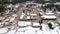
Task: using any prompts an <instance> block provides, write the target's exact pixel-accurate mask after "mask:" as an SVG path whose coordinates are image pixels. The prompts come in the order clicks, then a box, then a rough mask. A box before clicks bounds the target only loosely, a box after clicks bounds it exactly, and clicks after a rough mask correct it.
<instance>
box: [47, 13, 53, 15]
mask: <svg viewBox="0 0 60 34" xmlns="http://www.w3.org/2000/svg"><path fill="white" fill-rule="evenodd" d="M46 14H48V15H53V14H54V13H50V12H49V13H46Z"/></svg>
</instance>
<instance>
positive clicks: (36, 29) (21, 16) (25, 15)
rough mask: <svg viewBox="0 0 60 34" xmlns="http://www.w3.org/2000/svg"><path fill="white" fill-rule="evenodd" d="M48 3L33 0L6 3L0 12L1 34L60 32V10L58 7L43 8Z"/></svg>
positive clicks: (56, 33) (49, 33) (48, 33)
mask: <svg viewBox="0 0 60 34" xmlns="http://www.w3.org/2000/svg"><path fill="white" fill-rule="evenodd" d="M56 4H57V3H55V4H54V5H56ZM47 5H48V3H46V4H40V3H35V2H33V1H27V2H24V3H17V4H6V7H5V8H7V9H6V10H5V12H2V13H0V34H60V12H59V10H58V9H57V8H56V7H52V8H43V7H46V6H47Z"/></svg>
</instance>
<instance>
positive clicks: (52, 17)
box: [42, 15, 56, 19]
mask: <svg viewBox="0 0 60 34" xmlns="http://www.w3.org/2000/svg"><path fill="white" fill-rule="evenodd" d="M42 18H43V19H56V16H54V15H51V16H47V15H43V16H42Z"/></svg>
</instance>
